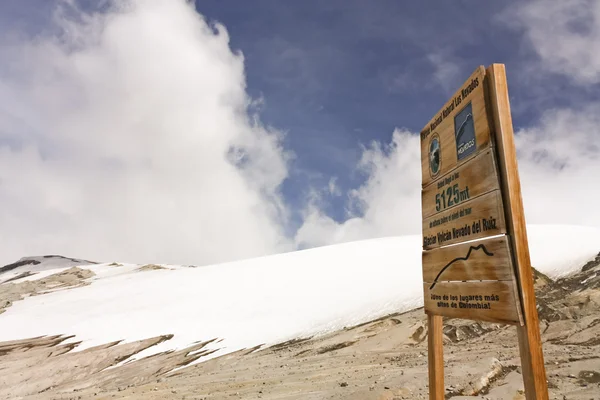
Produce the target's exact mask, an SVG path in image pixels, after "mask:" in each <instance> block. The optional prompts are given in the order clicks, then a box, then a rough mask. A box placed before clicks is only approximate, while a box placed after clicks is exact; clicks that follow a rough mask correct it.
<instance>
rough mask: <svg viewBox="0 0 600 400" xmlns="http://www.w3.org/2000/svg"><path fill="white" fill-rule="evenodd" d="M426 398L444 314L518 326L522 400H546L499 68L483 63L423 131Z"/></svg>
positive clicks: (438, 372)
mask: <svg viewBox="0 0 600 400" xmlns="http://www.w3.org/2000/svg"><path fill="white" fill-rule="evenodd" d="M421 168H422V214H423V232H422V234H423V293H424V303H425V304H424V309H425V312H426V313H427V315H428V323H429V383H430V399H439V400H441V399H443V398H444V394H445V390H444V383H443V382H444V380H443V350H442V317H443V316H444V317H451V318H466V319H472V320H480V321H492V322H500V323H507V324H513V325H516V326H517V333H518V337H519V346H520V349H521V361H522V368H523V379H524V383H525V391H526V396H527V398H528V399H548V389H547V383H546V380H545V379H546V378H545V369H544V363H543V353H542V350H541V343H540V334H539V324H538V316H537V311H536V306H535V292H534V290H533V278H532V271H531V264H530V259H529V249H528V243H527V235H526V225H525V219H524V215H523V204H522V200H521V192H520V181H519V176H518V169H517V160H516V151H515V147H514V138H513V132H512V121H511V118H510V106H509V103H508V90H507V85H506V75H505V70H504V66H503V65H501V64H494V65H492V66H491V67H489V68H488V69H487V70H486V69H484V67H479V68H477V69H476V70H475V72H474V73H473V74H472V75H471V77H469V79H467V80H466V81H465V83H464V84H463V85H462V86H461V87H460V88H459V89H458V91H457V92H456V93H455V94H454V95H453V96H452V97H451V98H450V100H448V101H447V102H446V104H445V105H444V106H443V107H442V109H441V110H440V111H439V112H438V113H436V114H435V116H434V117H433V118H432V119H431V120H430V121H429V122H428V123H427V125H425V127H424V128H423V130H422V131H421Z"/></svg>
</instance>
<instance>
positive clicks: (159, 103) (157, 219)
mask: <svg viewBox="0 0 600 400" xmlns="http://www.w3.org/2000/svg"><path fill="white" fill-rule="evenodd" d="M67 16H69V17H67ZM55 22H56V25H55V26H54V28H56V29H55V31H56V32H59V34H57V35H56V36H44V37H39V38H36V39H35V40H33V39H32V40H24V39H20V40H14V39H13V40H12V41H9V39H7V38H6V37H5V38H4V39H2V40H1V41H0V59H2V60H3V62H2V63H1V64H0V206H1V207H0V221H1V222H2V223H1V225H0V242H1V243H2V254H1V256H2V259H3V260H4V261H12V260H13V259H15V258H19V257H21V256H23V255H30V254H39V253H62V254H66V255H69V256H75V257H77V256H80V257H85V258H91V259H94V258H96V259H100V260H111V259H118V260H123V261H127V260H130V261H134V262H149V261H152V262H170V263H194V264H202V263H212V262H218V261H223V260H230V259H237V258H242V257H251V256H256V255H261V254H267V253H273V252H279V251H284V250H288V249H290V243H288V241H287V240H286V239H285V237H284V235H283V233H282V232H283V229H282V226H283V225H284V222H285V219H286V217H287V214H286V209H285V206H284V204H283V200H282V197H281V195H280V193H279V185H280V184H281V182H282V181H283V180H284V179H285V178H286V176H287V160H288V157H289V154H287V153H286V152H285V151H284V150H283V148H282V145H281V134H280V133H279V132H277V131H275V130H271V129H268V128H266V127H264V126H262V125H261V124H260V122H259V121H258V120H257V119H256V118H253V117H251V116H249V115H248V107H250V106H251V104H252V100H251V99H249V98H248V96H247V95H246V92H245V76H244V65H243V62H244V60H243V57H242V56H241V55H239V54H236V53H234V52H232V50H231V49H230V47H229V38H228V35H227V32H226V31H225V29H224V28H223V27H222V26H219V25H217V26H216V28H215V29H213V28H211V27H210V26H209V25H207V23H206V22H205V21H204V20H203V19H202V17H201V16H200V15H198V14H197V13H196V12H195V10H194V8H193V4H190V3H188V2H186V1H185V0H169V1H164V0H143V1H142V0H132V1H127V2H125V1H119V2H114V4H113V7H112V9H111V10H110V11H109V12H107V13H103V14H93V15H90V14H85V13H83V12H82V11H81V10H78V9H76V8H74V7H73V6H72V4H71V2H69V1H63V2H61V3H60V6H59V8H58V9H57V13H56V14H55ZM234 162H235V163H236V164H237V167H236V166H235V165H233V163H234Z"/></svg>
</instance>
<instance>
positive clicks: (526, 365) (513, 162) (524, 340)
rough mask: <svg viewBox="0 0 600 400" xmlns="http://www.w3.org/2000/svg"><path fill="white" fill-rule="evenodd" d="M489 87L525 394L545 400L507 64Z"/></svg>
mask: <svg viewBox="0 0 600 400" xmlns="http://www.w3.org/2000/svg"><path fill="white" fill-rule="evenodd" d="M486 87H487V88H488V90H489V98H490V102H489V104H490V108H491V113H492V115H493V121H494V134H495V142H496V145H497V150H498V166H499V172H500V181H501V185H502V192H503V195H504V204H505V209H506V221H507V229H508V232H509V235H510V237H511V238H512V239H511V245H512V250H513V253H514V258H515V264H516V276H517V283H518V287H519V294H520V297H521V303H522V307H523V317H524V321H525V325H524V326H519V327H517V333H518V338H519V349H520V353H521V365H522V368H523V381H524V384H525V394H526V396H527V399H541V400H546V399H548V385H547V381H546V371H545V367H544V355H543V351H542V344H541V339H540V330H539V322H538V314H537V309H536V301H535V292H534V288H533V273H532V269H531V259H530V255H529V244H528V241H527V229H526V224H525V213H524V208H523V200H522V195H521V183H520V179H519V171H518V165H517V155H516V149H515V143H514V134H513V125H512V118H511V113H510V102H509V97H508V84H507V81H506V71H505V67H504V65H502V64H493V65H491V66H490V67H489V68H488V69H487V78H486Z"/></svg>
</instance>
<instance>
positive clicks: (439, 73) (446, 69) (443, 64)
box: [427, 52, 460, 93]
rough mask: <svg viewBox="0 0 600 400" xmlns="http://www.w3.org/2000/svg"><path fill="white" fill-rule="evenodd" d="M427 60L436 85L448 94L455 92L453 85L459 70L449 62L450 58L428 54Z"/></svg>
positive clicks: (454, 64)
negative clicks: (431, 68)
mask: <svg viewBox="0 0 600 400" xmlns="http://www.w3.org/2000/svg"><path fill="white" fill-rule="evenodd" d="M427 60H429V62H431V64H432V65H433V67H434V72H433V77H434V78H435V80H436V81H437V83H439V84H440V85H441V86H442V87H443V88H444V90H446V92H448V93H450V92H453V91H454V90H456V88H455V87H454V86H455V85H454V84H453V83H454V82H456V81H457V79H458V78H459V74H460V68H459V67H458V65H457V64H456V63H454V62H452V61H450V57H448V56H447V55H446V54H443V53H441V52H436V53H431V54H429V55H428V56H427Z"/></svg>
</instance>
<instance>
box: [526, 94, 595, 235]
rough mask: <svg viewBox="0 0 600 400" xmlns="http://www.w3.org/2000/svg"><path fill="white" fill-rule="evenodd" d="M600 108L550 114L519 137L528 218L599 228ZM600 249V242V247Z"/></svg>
mask: <svg viewBox="0 0 600 400" xmlns="http://www.w3.org/2000/svg"><path fill="white" fill-rule="evenodd" d="M599 126H600V104H594V105H591V106H590V107H588V108H586V109H583V110H579V111H575V110H570V109H559V110H549V111H547V112H546V113H545V114H544V116H543V118H542V119H541V121H540V123H539V124H538V125H537V126H534V127H531V128H527V129H522V130H521V131H519V132H518V133H517V135H516V140H517V149H518V152H519V172H520V174H521V181H522V186H523V202H524V205H525V211H526V214H527V215H526V218H527V221H528V222H531V223H566V224H578V225H591V226H597V227H600V208H599V207H598V199H599V198H600V186H599V185H598V182H599V179H600V178H599V177H600V143H599V140H600V130H599V129H598V127H599ZM599 246H600V244H599Z"/></svg>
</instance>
